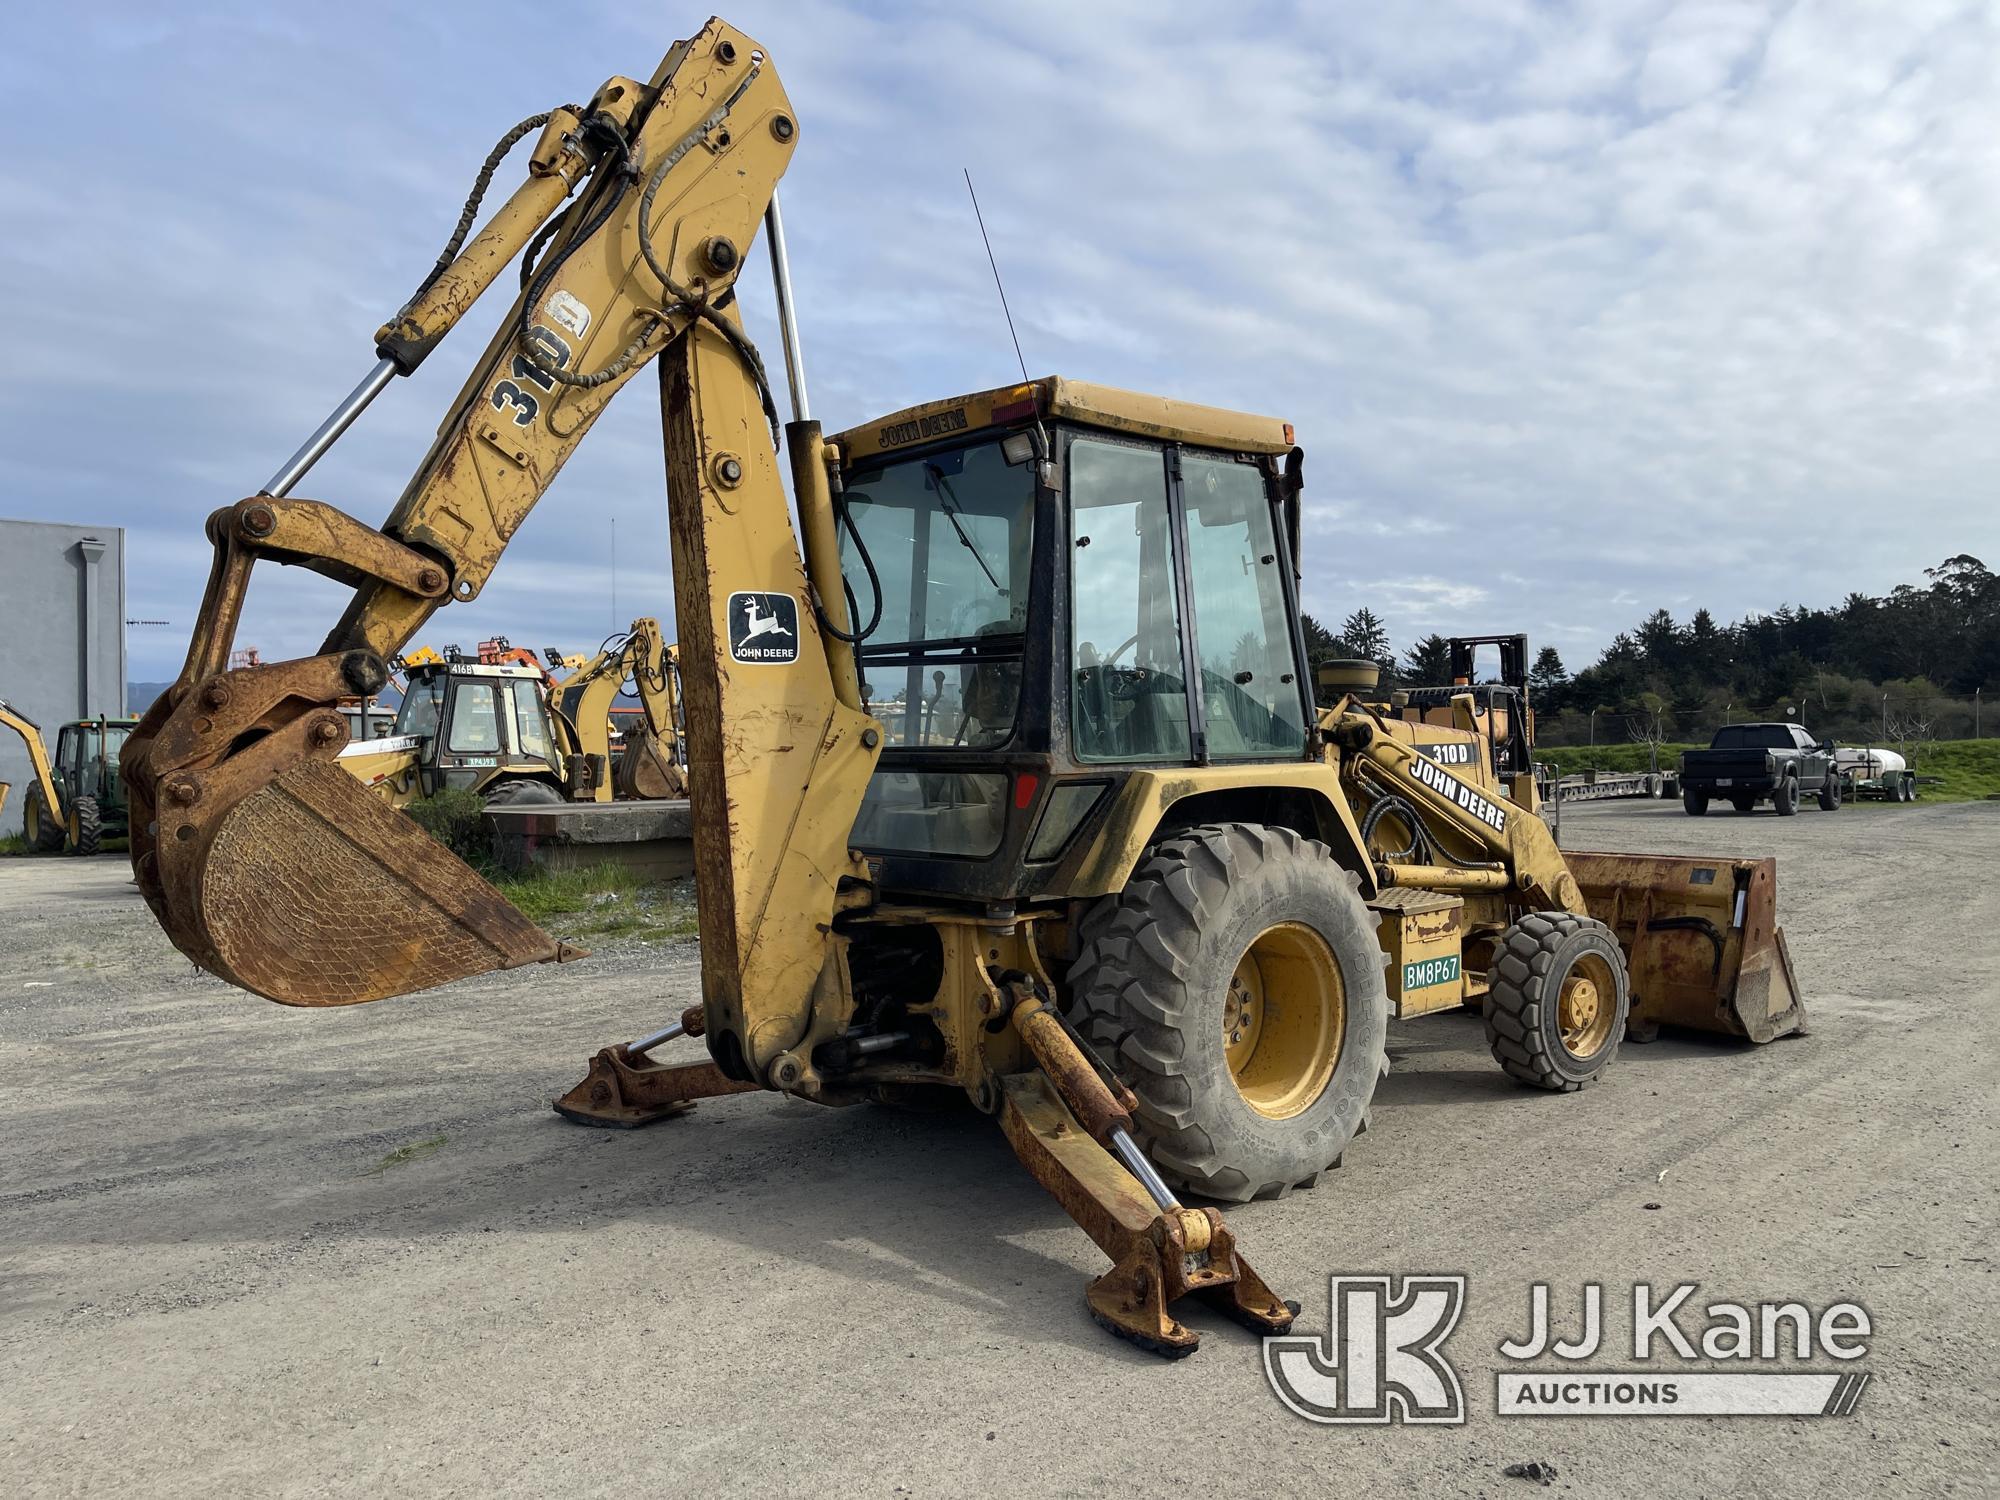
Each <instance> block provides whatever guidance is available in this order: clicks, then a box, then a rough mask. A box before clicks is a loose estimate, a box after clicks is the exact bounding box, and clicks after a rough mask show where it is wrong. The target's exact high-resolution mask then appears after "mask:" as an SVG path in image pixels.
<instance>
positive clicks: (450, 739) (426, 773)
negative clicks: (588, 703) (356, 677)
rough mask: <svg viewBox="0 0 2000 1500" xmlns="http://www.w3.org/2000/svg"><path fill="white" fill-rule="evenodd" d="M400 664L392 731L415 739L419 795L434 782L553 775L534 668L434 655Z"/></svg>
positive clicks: (470, 785)
mask: <svg viewBox="0 0 2000 1500" xmlns="http://www.w3.org/2000/svg"><path fill="white" fill-rule="evenodd" d="M408 671H409V676H408V678H407V686H406V687H405V688H404V690H403V702H402V705H401V706H400V707H399V708H398V709H397V710H396V727H395V734H396V735H397V736H399V737H407V738H409V739H411V740H417V741H422V742H423V744H424V748H423V750H422V752H421V754H420V756H419V770H418V774H419V775H420V777H421V778H422V779H423V783H424V785H423V790H424V794H425V795H426V796H429V795H431V794H432V793H434V792H436V791H437V789H438V787H439V786H447V787H464V788H467V789H469V790H477V789H479V788H480V787H483V786H485V785H486V784H487V783H489V782H491V781H493V780H495V779H497V778H498V777H499V776H501V775H510V776H521V775H530V776H534V775H540V776H559V775H560V770H559V765H560V762H559V759H558V755H559V752H558V750H557V748H556V739H555V732H554V729H553V727H552V726H551V724H550V722H549V705H548V697H547V695H546V694H545V693H544V691H543V689H542V674H541V672H540V670H539V669H538V668H535V667H531V666H526V665H520V666H513V665H510V666H489V665H481V664H478V663H473V662H442V661H439V662H423V663H419V664H416V665H413V666H410V667H409V668H408Z"/></svg>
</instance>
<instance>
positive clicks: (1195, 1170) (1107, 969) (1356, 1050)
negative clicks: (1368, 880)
mask: <svg viewBox="0 0 2000 1500" xmlns="http://www.w3.org/2000/svg"><path fill="white" fill-rule="evenodd" d="M1359 883H1360V882H1359V879H1358V877H1356V876H1354V875H1352V874H1350V873H1349V872H1348V871H1346V870H1344V869H1342V868H1341V867H1340V866H1339V865H1338V864H1337V863H1335V861H1334V858H1333V854H1332V852H1331V851H1330V850H1329V849H1328V848H1327V847H1326V845H1324V844H1320V843H1316V842H1314V841H1312V840H1310V839H1306V838H1303V837H1301V836H1300V835H1299V834H1297V833H1294V832H1293V831H1292V830H1291V829H1289V828H1271V827H1266V826H1264V825H1262V824H1257V823H1219V824H1212V825H1208V826H1205V827H1200V828H1190V829H1187V830H1186V831H1184V832H1181V833H1177V834H1175V835H1173V836H1172V837H1171V838H1168V839H1166V840H1164V841H1162V842H1161V843H1160V844H1158V845H1157V846H1155V847H1154V849H1153V850H1152V851H1151V853H1149V854H1148V855H1147V857H1146V858H1145V860H1144V861H1143V862H1142V863H1141V864H1140V866H1139V869H1138V871H1137V872H1136V873H1135V874H1134V875H1133V876H1132V879H1131V881H1130V883H1129V884H1127V886H1126V887H1125V889H1124V891H1123V892H1122V893H1121V894H1119V895H1117V896H1110V897H1106V898H1105V899H1104V900H1103V901H1100V902H1099V903H1098V904H1097V905H1096V906H1095V907H1094V908H1092V910H1091V911H1090V912H1089V914H1088V915H1087V916H1086V917H1085V919H1084V921H1083V923H1082V925H1081V931H1080V933H1079V937H1080V943H1079V951H1078V955H1077V959H1076V962H1075V963H1074V964H1073V965H1072V966H1071V968H1070V972H1069V981H1070V992H1071V1003H1072V1007H1073V1013H1074V1015H1075V1017H1076V1020H1077V1023H1078V1025H1079V1027H1080V1028H1081V1029H1082V1031H1083V1033H1084V1034H1085V1036H1086V1037H1088V1038H1089V1039H1090V1040H1091V1041H1092V1042H1093V1043H1094V1044H1095V1046H1096V1047H1097V1049H1098V1051H1099V1052H1100V1053H1101V1054H1102V1055H1103V1056H1104V1057H1105V1058H1106V1060H1107V1061H1108V1062H1109V1063H1110V1065H1111V1066H1112V1067H1113V1068H1114V1069H1115V1070H1116V1071H1117V1072H1118V1074H1119V1076H1120V1077H1121V1078H1123V1079H1124V1081H1125V1082H1126V1084H1127V1085H1128V1086H1129V1087H1130V1088H1131V1090H1132V1092H1133V1093H1134V1094H1135V1095H1137V1097H1138V1100H1139V1108H1138V1121H1137V1123H1138V1127H1139V1132H1138V1133H1139V1136H1140V1139H1141V1144H1142V1145H1144V1147H1145V1149H1146V1153H1147V1155H1148V1156H1150V1157H1151V1158H1152V1160H1153V1162H1154V1164H1155V1165H1156V1166H1158V1167H1159V1169H1160V1171H1161V1172H1162V1174H1163V1175H1165V1176H1166V1177H1167V1178H1168V1180H1170V1181H1172V1182H1174V1183H1176V1184H1178V1185H1179V1186H1181V1187H1183V1188H1186V1189H1187V1190H1188V1191H1190V1192H1192V1193H1197V1194H1200V1195H1202V1196H1204V1197H1209V1198H1219V1199H1223V1200H1225V1201H1229V1202H1236V1203H1242V1202H1247V1201H1249V1200H1250V1199H1252V1198H1274V1197H1283V1196H1284V1195H1285V1194H1286V1193H1289V1192H1290V1191H1291V1190H1292V1189H1293V1188H1295V1187H1310V1186H1311V1185H1312V1184H1313V1183H1314V1182H1315V1181H1316V1180H1317V1179H1318V1177H1319V1174H1320V1173H1321V1172H1323V1171H1325V1170H1326V1169H1327V1168H1328V1167H1332V1166H1338V1165H1339V1164H1340V1157H1341V1153H1342V1152H1343V1151H1345V1150H1346V1149H1347V1145H1348V1143H1349V1142H1350V1141H1351V1140H1353V1138H1354V1137H1355V1136H1356V1135H1358V1134H1360V1133H1361V1132H1362V1131H1363V1130H1365V1129H1367V1127H1368V1104H1369V1101H1370V1100H1371V1099H1372V1098H1373V1097H1374V1094H1375V1085H1376V1083H1377V1082H1378V1081H1379V1080H1380V1079H1381V1077H1382V1075H1383V1074H1384V1073H1386V1072H1387V1071H1388V1068H1389V1062H1388V1057H1387V1054H1386V1053H1384V1051H1383V1039H1384V1036H1385V1034H1386V1032H1387V1029H1388V1020H1389V995H1388V988H1387V986H1386V984H1385V983H1384V982H1383V977H1382V966H1383V963H1384V961H1385V960H1384V956H1383V953H1382V949H1381V947H1380V945H1379V944H1378V942H1377V940H1376V935H1375V923H1374V921H1373V920H1371V918H1370V916H1369V912H1368V908H1367V907H1366V906H1365V905H1364V904H1363V903H1362V900H1361V896H1360V894H1359Z"/></svg>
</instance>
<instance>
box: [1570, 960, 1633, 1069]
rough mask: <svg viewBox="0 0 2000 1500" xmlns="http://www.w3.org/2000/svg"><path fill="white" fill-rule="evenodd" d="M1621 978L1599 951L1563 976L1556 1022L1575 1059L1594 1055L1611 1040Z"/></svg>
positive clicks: (1579, 961) (1578, 962) (1579, 962)
mask: <svg viewBox="0 0 2000 1500" xmlns="http://www.w3.org/2000/svg"><path fill="white" fill-rule="evenodd" d="M1617 985H1618V981H1617V978H1616V976H1615V975H1613V974H1612V972H1611V966H1610V965H1609V964H1607V963H1606V962H1605V961H1604V960H1603V959H1602V958H1599V957H1598V956H1597V955H1596V954H1586V955H1584V956H1583V957H1582V958H1580V959H1578V960H1577V962H1576V966H1575V967H1574V968H1572V969H1571V970H1570V971H1569V973H1568V974H1567V975H1565V976H1564V977H1563V982H1562V991H1561V994H1560V995H1559V997H1558V998H1557V1001H1556V1024H1557V1025H1558V1026H1559V1027H1560V1028H1561V1030H1562V1042H1563V1046H1564V1047H1566V1048H1568V1049H1569V1054H1570V1056H1572V1057H1575V1058H1591V1057H1595V1056H1596V1055H1597V1054H1598V1053H1599V1052H1602V1051H1603V1050H1604V1045H1605V1043H1607V1042H1608V1041H1610V1040H1611V1022H1612V1018H1613V1012H1614V1011H1615V1010H1616V1008H1617V995H1618V988H1617Z"/></svg>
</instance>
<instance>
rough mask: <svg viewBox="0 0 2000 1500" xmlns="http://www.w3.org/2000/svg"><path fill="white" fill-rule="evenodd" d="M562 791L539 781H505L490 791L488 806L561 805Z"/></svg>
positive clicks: (486, 800) (487, 800)
mask: <svg viewBox="0 0 2000 1500" xmlns="http://www.w3.org/2000/svg"><path fill="white" fill-rule="evenodd" d="M562 800H563V798H562V793H561V792H559V791H557V790H556V789H555V788H554V787H552V786H548V785H546V784H544V783H542V782H539V781H503V782H501V783H500V784H499V785H498V786H496V787H494V788H493V790H492V791H490V792H488V793H487V794H486V797H485V802H486V805H487V806H488V807H561V806H562Z"/></svg>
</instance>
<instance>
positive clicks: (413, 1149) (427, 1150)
mask: <svg viewBox="0 0 2000 1500" xmlns="http://www.w3.org/2000/svg"><path fill="white" fill-rule="evenodd" d="M444 1142H445V1138H444V1137H443V1136H441V1135H434V1136H432V1137H431V1138H430V1139H429V1140H427V1141H417V1142H414V1143H413V1144H411V1145H408V1146H398V1147H397V1148H396V1149H395V1150H394V1151H391V1152H389V1153H388V1154H386V1155H385V1156H384V1157H383V1158H382V1159H381V1160H380V1161H378V1162H376V1163H375V1165H374V1166H372V1167H370V1168H369V1169H368V1171H369V1175H371V1176H374V1177H380V1176H381V1175H382V1174H383V1173H384V1172H386V1171H388V1170H389V1169H390V1168H391V1167H400V1166H402V1165H404V1164H405V1163H407V1162H413V1161H420V1160H422V1159H423V1158H424V1157H426V1156H429V1155H431V1154H433V1153H434V1152H438V1151H442V1150H443V1149H444Z"/></svg>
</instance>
